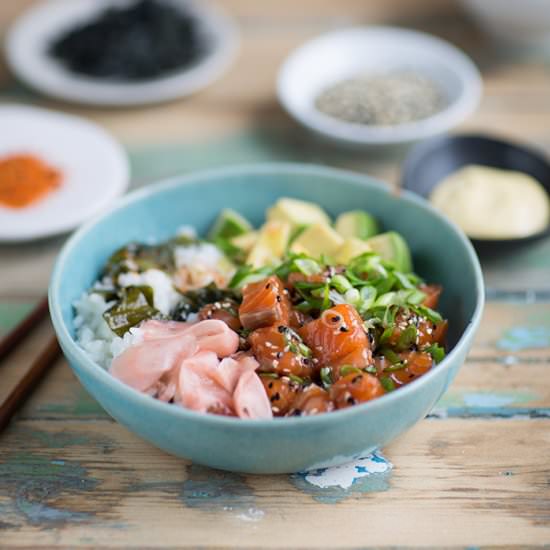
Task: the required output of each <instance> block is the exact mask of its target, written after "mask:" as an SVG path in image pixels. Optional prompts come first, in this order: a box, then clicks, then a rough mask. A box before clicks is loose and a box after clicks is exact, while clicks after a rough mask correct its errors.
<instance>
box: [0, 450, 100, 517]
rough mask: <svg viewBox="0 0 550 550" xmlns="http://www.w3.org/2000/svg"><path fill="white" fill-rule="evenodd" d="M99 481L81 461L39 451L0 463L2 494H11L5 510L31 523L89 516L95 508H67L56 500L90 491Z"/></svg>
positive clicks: (0, 490)
mask: <svg viewBox="0 0 550 550" xmlns="http://www.w3.org/2000/svg"><path fill="white" fill-rule="evenodd" d="M98 484H99V480H98V479H96V478H93V477H91V476H90V475H89V474H88V471H87V469H86V468H84V467H82V466H81V465H80V464H78V463H75V462H68V461H64V460H49V459H47V458H45V457H43V456H41V455H38V454H33V453H24V454H23V453H18V454H15V455H13V456H11V457H9V458H8V459H7V460H6V461H5V462H3V463H2V464H0V495H3V494H6V495H8V496H9V498H10V500H9V504H8V505H7V506H6V505H4V508H5V512H8V514H7V515H8V517H9V516H11V515H14V514H15V515H16V516H19V517H21V516H22V517H23V518H24V519H25V520H26V521H27V522H29V523H30V524H32V525H45V524H61V523H67V522H83V521H88V520H90V519H91V518H93V516H94V513H93V511H92V510H68V509H65V508H63V507H59V506H56V504H55V500H56V499H57V497H59V496H60V495H62V494H64V493H73V494H74V493H86V492H89V491H91V490H93V489H95V487H97V485H98ZM85 503H86V499H84V500H83V505H84V506H85ZM10 509H11V514H9V512H10Z"/></svg>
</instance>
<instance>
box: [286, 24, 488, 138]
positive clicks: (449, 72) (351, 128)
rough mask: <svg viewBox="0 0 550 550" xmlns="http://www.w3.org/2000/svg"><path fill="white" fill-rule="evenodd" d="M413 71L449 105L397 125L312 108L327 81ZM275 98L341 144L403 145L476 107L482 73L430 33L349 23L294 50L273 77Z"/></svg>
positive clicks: (446, 125) (439, 129) (306, 123)
mask: <svg viewBox="0 0 550 550" xmlns="http://www.w3.org/2000/svg"><path fill="white" fill-rule="evenodd" d="M402 70H403V71H409V70H410V71H415V72H416V71H417V72H418V73H420V74H421V75H423V76H425V77H427V78H429V79H430V80H432V81H433V82H435V83H436V84H438V85H439V86H440V87H441V89H442V90H443V91H444V92H445V94H446V96H447V98H448V105H447V107H445V108H444V109H443V110H442V111H440V112H438V113H436V114H435V115H433V116H430V117H428V118H425V119H423V120H419V121H416V122H410V123H406V124H400V125H396V126H386V127H383V126H378V127H377V126H367V125H361V124H352V123H349V122H345V121H341V120H338V119H336V118H333V117H330V116H328V115H325V114H324V113H321V112H320V111H318V110H317V109H316V108H315V99H316V98H317V96H318V94H319V93H320V92H321V91H322V90H324V89H325V88H327V87H328V86H330V85H332V84H335V83H337V82H339V81H341V80H344V79H346V78H350V77H353V76H356V75H357V74H359V73H364V72H372V73H384V72H389V71H402ZM277 87H278V95H279V101H280V102H281V104H282V105H283V107H284V108H285V109H286V110H287V112H288V113H289V114H290V115H291V116H292V117H294V118H295V119H296V120H297V121H299V122H300V123H301V124H303V125H304V126H305V127H307V128H308V129H310V130H312V131H313V132H315V133H317V134H319V135H321V136H323V137H325V138H329V139H331V140H333V141H336V142H337V143H339V144H342V145H355V146H363V147H372V146H378V147H379V146H387V145H402V144H406V143H410V142H413V141H416V140H418V139H422V138H426V137H429V136H433V135H436V134H438V133H441V132H444V131H446V130H449V129H450V128H452V127H453V126H455V125H456V124H458V123H460V122H462V121H463V120H464V119H465V118H466V117H467V116H468V115H469V114H471V113H472V112H473V111H474V110H475V108H476V107H477V105H478V103H479V100H480V97H481V89H482V84H481V76H480V74H479V71H478V70H477V68H476V67H475V65H474V64H473V62H472V61H471V60H470V59H469V58H468V57H467V56H466V55H465V54H464V53H462V52H461V51H460V50H458V49H457V48H455V47H454V46H452V45H451V44H449V43H448V42H445V41H444V40H441V39H439V38H436V37H435V36H431V35H429V34H425V33H421V32H416V31H410V30H406V29H399V28H393V27H376V26H372V27H354V28H349V29H344V30H339V31H335V32H331V33H328V34H325V35H323V36H320V37H319V38H316V39H314V40H311V41H309V42H307V43H306V44H304V45H303V46H301V47H300V48H298V49H297V50H296V51H295V52H293V53H292V54H291V55H290V56H289V57H288V59H287V60H286V61H285V63H284V64H283V66H282V67H281V70H280V72H279V77H278V83H277Z"/></svg>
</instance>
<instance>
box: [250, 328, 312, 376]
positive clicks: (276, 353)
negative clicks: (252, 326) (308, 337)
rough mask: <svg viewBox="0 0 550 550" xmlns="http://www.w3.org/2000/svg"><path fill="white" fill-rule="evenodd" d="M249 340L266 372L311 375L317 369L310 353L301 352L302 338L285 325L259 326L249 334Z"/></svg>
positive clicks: (255, 355)
mask: <svg viewBox="0 0 550 550" xmlns="http://www.w3.org/2000/svg"><path fill="white" fill-rule="evenodd" d="M248 341H249V342H250V345H251V346H252V353H253V354H254V357H255V358H256V359H257V361H258V362H259V363H260V368H261V370H262V371H264V372H276V373H278V374H280V375H282V376H284V375H288V374H294V375H296V376H300V377H309V376H312V375H313V374H314V373H315V371H316V370H317V369H316V366H315V364H314V362H313V360H312V358H311V357H309V356H307V355H309V354H307V355H304V354H303V353H301V351H300V350H301V347H300V344H302V341H301V338H300V337H299V336H298V334H296V333H295V332H294V331H293V330H291V329H289V328H288V327H285V326H284V325H279V326H271V327H263V328H259V329H257V330H255V331H254V332H252V333H251V334H250V335H249V336H248ZM306 350H307V348H306ZM306 350H304V351H306Z"/></svg>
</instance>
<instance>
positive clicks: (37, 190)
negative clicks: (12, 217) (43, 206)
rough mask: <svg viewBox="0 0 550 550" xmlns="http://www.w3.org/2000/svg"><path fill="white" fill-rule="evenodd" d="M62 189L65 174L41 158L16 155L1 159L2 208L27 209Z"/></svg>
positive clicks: (0, 185)
mask: <svg viewBox="0 0 550 550" xmlns="http://www.w3.org/2000/svg"><path fill="white" fill-rule="evenodd" d="M60 185H61V172H59V171H58V170H56V169H55V168H52V167H51V166H48V165H47V164H46V163H45V162H43V161H42V160H40V159H39V158H37V157H35V156H33V155H28V154H20V155H12V156H10V157H7V158H4V159H0V204H1V205H4V206H8V207H10V208H24V207H25V206H29V205H30V204H32V203H35V202H36V201H39V200H40V199H42V198H44V197H45V196H46V195H47V194H48V193H51V192H52V191H53V190H54V189H57V188H58V187H59V186H60Z"/></svg>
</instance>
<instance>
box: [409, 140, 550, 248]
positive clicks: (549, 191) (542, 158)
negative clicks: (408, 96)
mask: <svg viewBox="0 0 550 550" xmlns="http://www.w3.org/2000/svg"><path fill="white" fill-rule="evenodd" d="M461 141H464V142H468V141H482V142H485V143H490V144H492V145H495V146H497V147H511V148H512V149H515V150H517V151H520V152H521V153H524V154H526V155H528V156H529V157H531V158H534V159H535V160H537V162H540V163H541V164H543V165H546V167H547V168H548V172H549V173H550V158H549V157H548V156H547V155H546V153H545V152H544V151H543V150H542V149H541V148H538V147H536V146H535V145H531V144H523V143H520V142H519V141H516V140H514V139H511V140H509V139H507V138H504V137H501V136H497V135H493V134H484V133H477V132H467V133H464V134H453V135H443V136H436V137H433V138H431V139H427V140H426V141H422V142H421V143H418V144H416V145H415V146H413V147H412V148H411V150H410V151H409V152H408V153H407V156H406V157H405V160H404V161H403V164H402V166H401V187H402V188H403V189H405V190H407V191H409V192H411V193H414V194H415V195H417V196H418V197H422V198H423V199H424V200H425V201H426V202H429V197H428V196H427V195H423V194H421V193H417V192H416V191H414V184H415V182H416V179H414V178H413V174H412V172H413V171H414V170H415V169H416V166H417V165H418V164H419V163H421V162H423V161H424V162H425V161H426V157H427V156H428V155H430V154H431V153H433V152H434V151H438V150H440V149H442V148H443V147H449V146H452V145H454V143H456V142H461ZM468 164H472V163H469V162H466V163H464V164H463V165H462V166H467V165H468ZM486 166H489V165H486ZM516 171H517V172H522V173H524V174H525V173H526V172H523V171H522V170H517V169H516ZM539 183H540V184H541V185H542V187H543V188H544V190H545V191H546V195H547V196H548V200H549V202H550V181H549V182H548V188H547V187H546V186H545V185H543V184H542V183H541V182H539ZM548 235H550V222H549V223H548V225H547V227H546V228H545V229H544V230H542V231H538V232H537V233H533V234H532V235H527V236H524V237H506V238H504V239H482V238H479V237H468V238H469V240H470V241H471V242H473V243H474V245H480V246H495V247H497V246H498V247H501V246H514V245H520V244H523V243H529V242H531V241H534V240H537V239H541V238H544V237H547V236H548Z"/></svg>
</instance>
